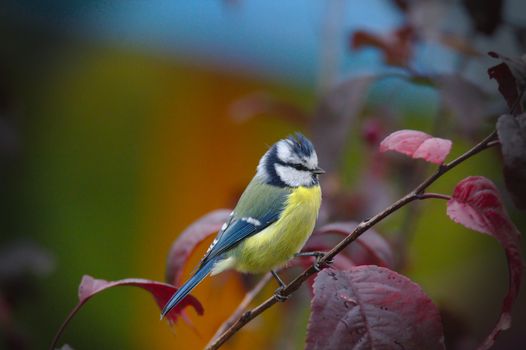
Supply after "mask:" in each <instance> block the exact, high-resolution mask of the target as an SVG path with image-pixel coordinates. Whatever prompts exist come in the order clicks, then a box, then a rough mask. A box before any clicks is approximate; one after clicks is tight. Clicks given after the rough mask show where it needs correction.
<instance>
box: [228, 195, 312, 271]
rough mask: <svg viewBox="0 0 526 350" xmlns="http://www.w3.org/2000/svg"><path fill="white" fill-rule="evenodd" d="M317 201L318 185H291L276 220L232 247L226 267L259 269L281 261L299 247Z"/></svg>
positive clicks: (239, 269)
mask: <svg viewBox="0 0 526 350" xmlns="http://www.w3.org/2000/svg"><path fill="white" fill-rule="evenodd" d="M320 204H321V189H320V186H319V185H318V186H313V187H298V188H296V189H294V191H293V192H292V193H291V194H290V195H289V197H288V199H287V202H286V206H285V209H284V210H283V212H282V213H281V216H280V218H279V220H278V221H276V222H275V223H274V224H272V225H270V226H269V227H267V228H266V229H265V230H263V231H261V232H259V233H257V234H255V235H254V236H252V237H250V238H247V239H246V240H244V241H243V242H242V243H241V244H240V245H239V246H237V247H236V248H235V249H234V250H233V251H232V255H231V257H232V259H230V261H229V265H231V266H230V267H233V268H235V269H236V270H238V271H241V272H251V273H260V272H266V271H270V270H271V269H274V268H276V267H279V266H282V265H284V264H285V263H286V262H287V261H288V260H290V258H292V257H293V256H294V254H296V253H297V252H299V251H300V250H301V248H302V247H303V245H304V244H305V242H306V241H307V239H308V238H309V236H310V234H311V233H312V230H313V229H314V224H315V223H316V218H317V217H318V211H319V209H320Z"/></svg>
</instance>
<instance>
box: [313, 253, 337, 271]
mask: <svg viewBox="0 0 526 350" xmlns="http://www.w3.org/2000/svg"><path fill="white" fill-rule="evenodd" d="M324 256H325V254H322V255H319V256H317V257H316V262H315V263H314V265H313V267H314V270H316V272H320V271H321V270H323V269H324V268H326V267H329V266H331V264H332V263H333V262H334V259H332V258H331V259H328V260H325V261H321V260H322V258H323V257H324Z"/></svg>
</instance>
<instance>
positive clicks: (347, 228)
mask: <svg viewBox="0 0 526 350" xmlns="http://www.w3.org/2000/svg"><path fill="white" fill-rule="evenodd" d="M357 225H358V224H357V223H356V222H339V223H332V224H327V225H324V226H322V227H320V228H319V229H317V230H316V232H315V233H314V234H313V235H312V237H311V239H310V240H309V242H311V240H312V241H315V240H316V239H319V238H323V237H324V236H323V235H327V234H338V235H341V236H348V235H350V234H351V232H352V231H353V230H354V229H355V228H356V226H357ZM309 242H307V244H309ZM345 252H346V255H347V256H349V258H350V259H351V260H352V262H353V263H354V264H355V265H379V266H383V267H394V260H395V259H394V255H393V251H392V249H391V246H390V245H389V243H387V241H386V240H385V238H384V237H383V236H382V235H380V234H379V233H377V232H376V231H374V230H372V229H370V230H368V231H367V232H366V233H364V234H362V235H361V236H359V237H358V238H357V239H356V241H355V242H354V243H353V244H351V245H349V247H348V248H347V249H346V250H345Z"/></svg>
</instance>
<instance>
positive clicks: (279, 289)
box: [274, 287, 289, 303]
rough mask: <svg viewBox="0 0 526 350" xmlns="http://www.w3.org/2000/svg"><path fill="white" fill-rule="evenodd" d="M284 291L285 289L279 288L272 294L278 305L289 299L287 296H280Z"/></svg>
mask: <svg viewBox="0 0 526 350" xmlns="http://www.w3.org/2000/svg"><path fill="white" fill-rule="evenodd" d="M284 289H285V287H279V288H278V289H276V291H275V292H274V298H276V300H277V301H279V302H280V303H283V302H285V301H287V299H288V298H289V296H288V295H283V294H282V292H283V290H284Z"/></svg>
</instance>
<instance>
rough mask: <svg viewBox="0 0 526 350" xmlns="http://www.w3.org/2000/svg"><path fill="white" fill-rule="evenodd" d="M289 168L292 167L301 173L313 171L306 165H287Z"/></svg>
mask: <svg viewBox="0 0 526 350" xmlns="http://www.w3.org/2000/svg"><path fill="white" fill-rule="evenodd" d="M287 165H288V166H290V167H293V168H294V169H296V170H301V171H311V170H310V169H309V168H307V167H306V166H305V165H303V164H293V163H287Z"/></svg>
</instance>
